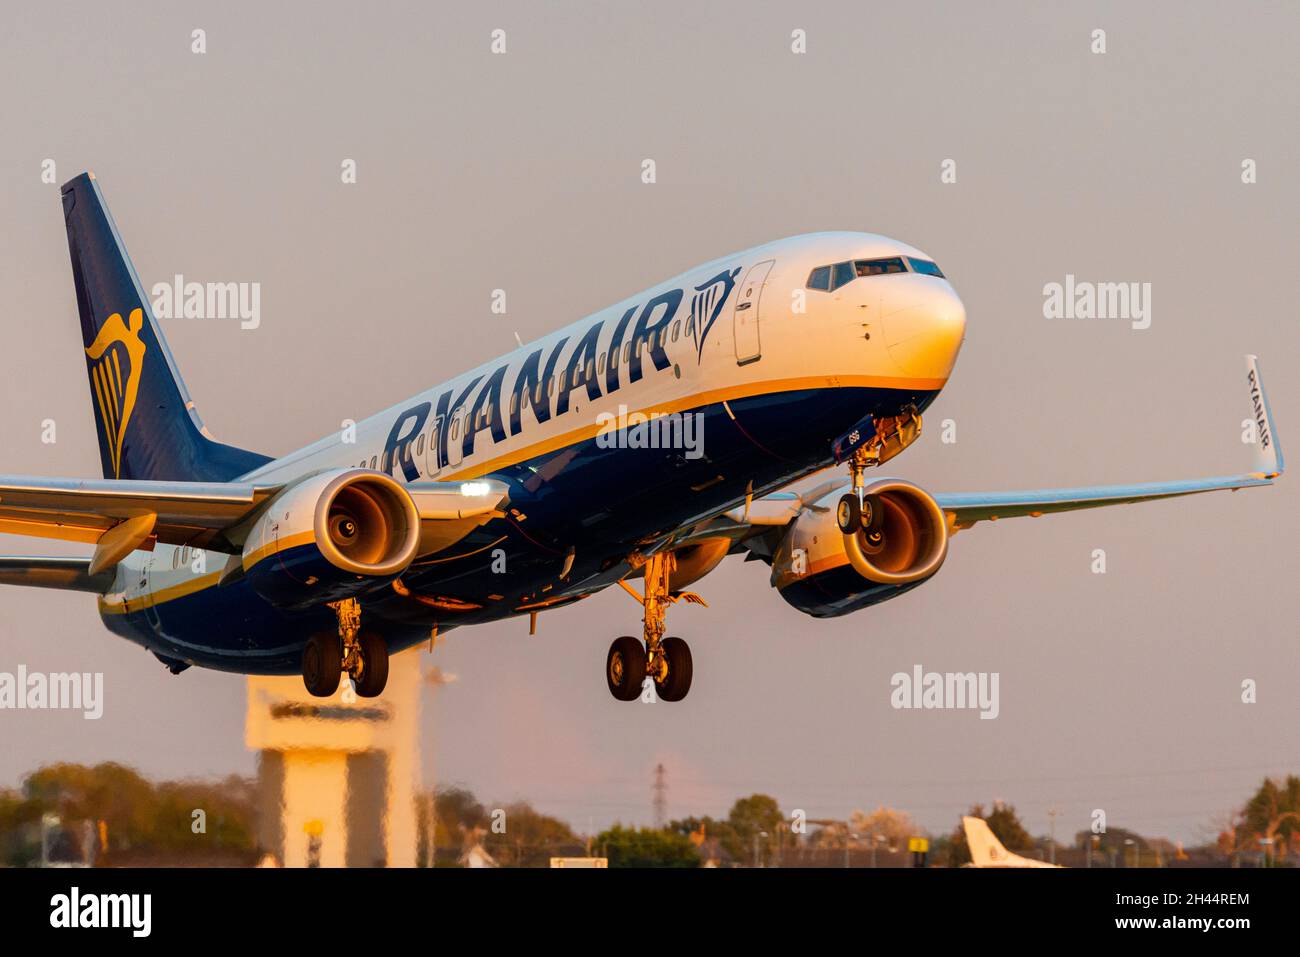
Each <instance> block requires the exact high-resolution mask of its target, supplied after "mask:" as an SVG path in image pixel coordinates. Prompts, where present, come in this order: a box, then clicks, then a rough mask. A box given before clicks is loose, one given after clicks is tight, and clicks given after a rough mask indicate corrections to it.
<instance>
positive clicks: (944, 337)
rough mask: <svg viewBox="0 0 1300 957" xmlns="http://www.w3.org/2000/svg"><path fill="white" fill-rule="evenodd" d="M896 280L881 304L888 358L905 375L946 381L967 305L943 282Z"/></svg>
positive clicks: (913, 278) (911, 278) (915, 278)
mask: <svg viewBox="0 0 1300 957" xmlns="http://www.w3.org/2000/svg"><path fill="white" fill-rule="evenodd" d="M891 278H893V277H891ZM898 278H899V279H902V280H903V282H902V283H900V284H899V285H898V287H897V290H896V292H894V293H892V294H891V295H890V296H889V297H887V298H886V302H885V304H884V305H885V309H884V316H883V319H884V333H885V345H886V347H887V348H888V350H889V357H890V359H892V360H893V362H894V364H895V365H896V366H898V368H899V369H900V370H901V371H902V372H903V373H904V374H905V375H909V376H915V377H917V378H922V379H945V380H946V379H947V378H948V375H949V374H950V373H951V372H952V367H953V365H954V364H955V363H956V361H957V353H958V351H959V350H960V349H961V344H962V340H963V339H964V338H965V335H966V307H965V306H963V305H962V301H961V298H960V297H958V295H957V292H956V290H954V289H953V288H952V285H951V284H950V283H949V282H948V281H947V280H946V279H938V278H936V277H932V276H911V275H909V276H906V277H902V276H900V277H898Z"/></svg>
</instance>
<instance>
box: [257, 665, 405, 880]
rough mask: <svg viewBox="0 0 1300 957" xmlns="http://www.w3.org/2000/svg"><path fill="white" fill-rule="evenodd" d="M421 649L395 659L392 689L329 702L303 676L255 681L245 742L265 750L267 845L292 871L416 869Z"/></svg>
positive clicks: (343, 690)
mask: <svg viewBox="0 0 1300 957" xmlns="http://www.w3.org/2000/svg"><path fill="white" fill-rule="evenodd" d="M420 694H421V681H420V655H419V652H418V650H416V649H412V650H410V651H407V652H405V653H403V654H398V655H394V656H393V658H392V660H391V662H390V664H389V672H388V686H387V687H386V688H385V690H384V693H383V694H382V695H381V696H380V697H378V698H359V697H357V696H356V695H355V694H354V693H353V692H352V685H351V682H350V681H349V679H348V677H347V676H346V675H344V677H343V681H342V683H341V684H340V685H339V690H338V691H337V692H335V694H334V696H333V697H330V698H314V697H312V696H311V695H310V694H308V692H307V689H306V688H304V687H303V683H302V679H301V678H299V677H297V676H286V677H279V676H276V677H268V676H262V675H254V676H251V677H249V679H248V713H247V719H246V722H245V740H246V742H247V745H248V747H249V748H250V749H251V750H254V751H257V752H258V762H257V764H258V772H257V783H258V803H259V808H258V820H259V825H258V827H259V839H260V843H261V845H262V847H263V848H264V849H266V850H267V851H268V852H269V853H271V854H273V855H274V856H275V859H276V860H277V861H278V862H280V863H281V864H282V865H284V866H285V867H375V866H380V867H383V866H387V867H414V866H415V864H416V853H417V842H418V836H417V820H416V806H415V800H416V785H417V782H418V781H419V778H420V735H419V728H420Z"/></svg>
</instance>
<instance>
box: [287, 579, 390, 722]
mask: <svg viewBox="0 0 1300 957" xmlns="http://www.w3.org/2000/svg"><path fill="white" fill-rule="evenodd" d="M330 607H331V608H333V609H334V611H335V612H336V613H337V615H338V621H339V626H338V632H337V633H331V632H328V631H318V632H317V633H316V634H314V635H312V636H311V638H309V639H308V640H307V647H306V648H304V649H303V652H302V681H303V684H305V685H306V686H307V690H308V691H309V692H310V693H311V694H313V695H315V696H316V697H317V698H328V697H331V696H332V695H333V694H334V692H336V691H338V690H339V681H340V679H341V678H342V677H343V672H344V671H346V672H347V673H348V675H349V677H351V678H352V684H353V687H354V688H356V692H357V694H358V695H360V696H361V697H363V698H374V697H377V696H378V695H379V694H380V693H381V692H383V690H384V685H386V684H388V645H386V644H385V643H384V639H383V638H382V637H381V636H380V635H379V634H378V633H376V632H373V631H362V630H361V605H360V604H359V603H358V602H357V600H356V599H355V598H346V599H344V600H343V601H339V602H333V603H332V604H331V605H330Z"/></svg>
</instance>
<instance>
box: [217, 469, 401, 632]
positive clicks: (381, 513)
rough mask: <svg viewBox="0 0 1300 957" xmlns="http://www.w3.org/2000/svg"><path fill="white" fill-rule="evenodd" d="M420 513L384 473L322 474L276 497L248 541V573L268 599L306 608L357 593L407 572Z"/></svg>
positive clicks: (245, 558)
mask: <svg viewBox="0 0 1300 957" xmlns="http://www.w3.org/2000/svg"><path fill="white" fill-rule="evenodd" d="M419 543H420V515H419V512H418V511H417V510H416V507H415V502H414V501H413V500H412V499H411V496H410V494H409V493H408V492H407V491H406V489H405V488H403V487H402V485H401V483H399V482H398V481H396V480H395V479H393V478H392V477H391V476H389V475H385V474H384V473H382V472H373V471H370V470H368V469H345V470H333V471H328V472H321V473H318V474H316V475H313V476H310V477H308V478H306V479H303V480H302V481H300V482H297V483H295V484H294V485H291V486H289V487H288V488H286V489H285V490H284V491H282V492H280V494H279V495H277V496H276V497H275V498H274V499H272V500H271V501H270V502H269V503H268V505H267V507H266V509H265V510H264V511H263V513H262V515H261V516H260V517H259V518H258V519H257V520H256V522H255V523H254V525H253V527H252V529H251V530H250V532H249V534H248V536H247V538H246V539H245V542H244V552H243V556H242V565H243V571H244V575H245V576H246V577H247V579H248V581H249V583H250V584H251V585H252V587H253V589H254V590H255V591H257V593H258V594H260V595H261V596H262V597H263V598H266V599H267V600H268V601H270V602H272V603H273V604H275V605H278V606H280V607H282V608H301V607H306V606H308V605H316V604H321V603H324V602H331V601H338V600H340V599H343V598H351V597H354V596H356V595H358V594H360V593H362V592H365V591H369V590H370V589H372V588H374V587H376V586H377V585H384V584H387V583H388V582H390V581H391V580H393V579H394V578H396V577H397V576H398V575H400V574H401V573H402V572H404V571H405V570H406V568H407V566H409V565H410V564H411V562H412V561H413V560H414V558H415V555H416V551H417V549H418V547H419Z"/></svg>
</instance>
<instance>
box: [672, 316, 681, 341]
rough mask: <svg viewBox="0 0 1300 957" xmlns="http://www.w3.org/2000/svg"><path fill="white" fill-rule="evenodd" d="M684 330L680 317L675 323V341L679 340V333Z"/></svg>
mask: <svg viewBox="0 0 1300 957" xmlns="http://www.w3.org/2000/svg"><path fill="white" fill-rule="evenodd" d="M681 331H682V321H681V320H680V319H678V320H677V321H676V322H674V323H673V342H676V341H677V333H679V332H681Z"/></svg>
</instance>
